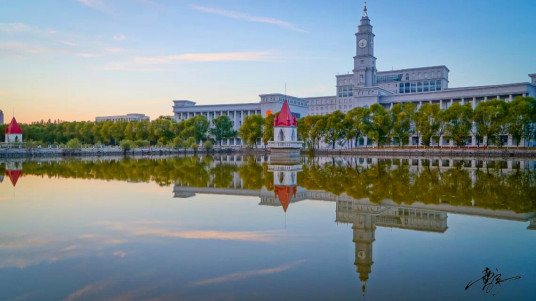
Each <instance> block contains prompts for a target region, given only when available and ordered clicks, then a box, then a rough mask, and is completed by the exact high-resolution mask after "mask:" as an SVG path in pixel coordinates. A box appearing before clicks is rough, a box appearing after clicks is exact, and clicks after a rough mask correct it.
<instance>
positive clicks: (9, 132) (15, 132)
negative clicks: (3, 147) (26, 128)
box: [5, 117, 22, 143]
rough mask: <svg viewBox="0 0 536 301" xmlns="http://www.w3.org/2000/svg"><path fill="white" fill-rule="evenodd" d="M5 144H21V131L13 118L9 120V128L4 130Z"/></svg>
mask: <svg viewBox="0 0 536 301" xmlns="http://www.w3.org/2000/svg"><path fill="white" fill-rule="evenodd" d="M5 142H6V143H21V142H22V129H21V128H20V126H19V124H18V123H17V120H16V119H15V117H13V119H11V122H10V123H9V126H8V127H7V128H6V140H5Z"/></svg>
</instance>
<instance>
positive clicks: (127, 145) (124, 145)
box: [119, 140, 132, 152]
mask: <svg viewBox="0 0 536 301" xmlns="http://www.w3.org/2000/svg"><path fill="white" fill-rule="evenodd" d="M119 147H121V149H123V151H125V152H128V151H130V150H131V149H132V141H130V140H121V142H119Z"/></svg>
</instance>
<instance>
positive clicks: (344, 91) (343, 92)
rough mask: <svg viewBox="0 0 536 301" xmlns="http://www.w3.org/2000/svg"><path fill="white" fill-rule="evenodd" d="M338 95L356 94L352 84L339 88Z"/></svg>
mask: <svg viewBox="0 0 536 301" xmlns="http://www.w3.org/2000/svg"><path fill="white" fill-rule="evenodd" d="M338 95H339V97H348V96H354V91H353V88H352V86H342V87H339V89H338Z"/></svg>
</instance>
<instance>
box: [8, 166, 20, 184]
mask: <svg viewBox="0 0 536 301" xmlns="http://www.w3.org/2000/svg"><path fill="white" fill-rule="evenodd" d="M6 175H7V176H8V177H9V179H10V180H11V184H13V187H15V185H17V181H18V180H19V177H20V176H21V175H22V170H6Z"/></svg>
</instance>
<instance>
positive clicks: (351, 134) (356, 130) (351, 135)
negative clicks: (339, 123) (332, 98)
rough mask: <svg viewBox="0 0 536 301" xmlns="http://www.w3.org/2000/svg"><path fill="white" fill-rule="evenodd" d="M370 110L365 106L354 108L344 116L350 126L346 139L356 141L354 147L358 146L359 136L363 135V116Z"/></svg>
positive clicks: (347, 125)
mask: <svg viewBox="0 0 536 301" xmlns="http://www.w3.org/2000/svg"><path fill="white" fill-rule="evenodd" d="M367 113H368V110H367V109H365V108H359V107H358V108H354V109H352V110H350V111H349V112H348V113H346V116H345V117H344V123H345V124H346V127H347V128H348V130H347V132H346V139H347V140H349V141H352V140H353V141H354V143H353V145H354V147H355V146H357V143H358V141H359V138H360V137H361V136H363V131H362V130H363V118H364V117H365V116H366V115H367Z"/></svg>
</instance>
